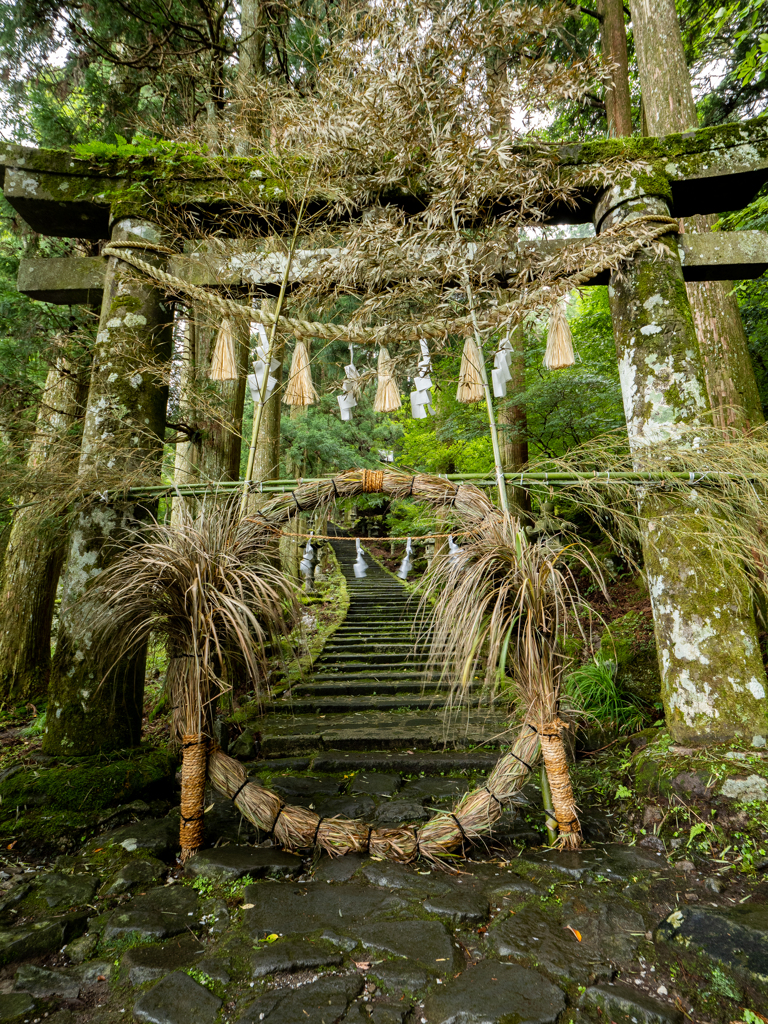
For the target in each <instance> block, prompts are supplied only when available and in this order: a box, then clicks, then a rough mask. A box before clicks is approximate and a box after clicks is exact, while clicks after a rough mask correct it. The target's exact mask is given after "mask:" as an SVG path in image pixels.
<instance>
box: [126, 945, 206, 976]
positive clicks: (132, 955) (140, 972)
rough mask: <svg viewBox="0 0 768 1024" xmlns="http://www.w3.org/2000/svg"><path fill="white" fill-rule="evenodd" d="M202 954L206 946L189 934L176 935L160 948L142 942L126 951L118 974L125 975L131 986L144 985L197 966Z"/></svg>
mask: <svg viewBox="0 0 768 1024" xmlns="http://www.w3.org/2000/svg"><path fill="white" fill-rule="evenodd" d="M204 952H205V946H203V945H201V943H199V942H198V941H197V939H196V938H194V936H192V935H189V934H182V935H178V936H177V937H176V938H173V939H170V940H169V941H168V942H165V943H163V944H162V945H161V944H160V943H157V942H149V943H142V944H141V945H139V946H133V947H132V948H131V949H129V950H127V952H126V953H125V955H124V956H123V959H122V961H121V964H120V967H121V974H125V973H126V972H127V974H128V979H129V981H130V983H131V984H132V985H134V986H135V985H143V984H145V982H148V981H157V980H158V979H160V978H163V977H165V975H166V974H171V973H172V972H173V971H179V970H182V969H183V968H186V967H194V966H197V964H198V961H199V960H200V957H201V956H202V955H203V953H204Z"/></svg>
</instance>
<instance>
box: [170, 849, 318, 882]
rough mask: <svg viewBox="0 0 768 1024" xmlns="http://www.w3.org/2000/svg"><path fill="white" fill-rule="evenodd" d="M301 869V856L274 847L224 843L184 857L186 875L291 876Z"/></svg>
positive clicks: (222, 878)
mask: <svg viewBox="0 0 768 1024" xmlns="http://www.w3.org/2000/svg"><path fill="white" fill-rule="evenodd" d="M301 869H302V860H301V858H300V857H297V856H295V855H294V854H292V853H283V851H282V850H281V849H279V848H277V847H268V848H255V847H253V846H223V847H218V848H217V849H214V850H201V851H200V852H199V853H198V854H196V855H195V856H194V857H192V858H191V859H190V860H189V861H187V864H186V866H185V868H184V874H185V875H187V876H188V877H189V878H213V879H215V880H216V881H234V880H235V879H237V878H244V877H245V876H246V875H250V876H251V878H290V877H292V876H293V875H297V874H299V873H300V872H301Z"/></svg>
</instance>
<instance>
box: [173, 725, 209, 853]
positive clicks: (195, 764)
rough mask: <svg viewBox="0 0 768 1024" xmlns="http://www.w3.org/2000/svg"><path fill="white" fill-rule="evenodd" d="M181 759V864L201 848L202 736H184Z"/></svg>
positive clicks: (204, 741) (204, 751)
mask: <svg viewBox="0 0 768 1024" xmlns="http://www.w3.org/2000/svg"><path fill="white" fill-rule="evenodd" d="M181 757H182V760H181V823H180V825H179V842H180V845H181V860H182V862H183V861H186V860H189V858H190V857H192V856H193V855H194V854H195V853H196V851H197V850H199V849H200V847H201V846H202V845H203V809H204V807H205V776H206V767H207V764H206V763H207V760H208V739H207V737H206V736H204V735H203V733H187V734H186V735H185V736H184V738H183V741H182V755H181Z"/></svg>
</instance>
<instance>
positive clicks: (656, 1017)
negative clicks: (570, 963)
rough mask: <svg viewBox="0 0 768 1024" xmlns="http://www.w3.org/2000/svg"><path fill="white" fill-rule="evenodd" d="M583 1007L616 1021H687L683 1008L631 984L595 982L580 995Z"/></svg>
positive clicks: (663, 1023) (673, 1023)
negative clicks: (661, 1000)
mask: <svg viewBox="0 0 768 1024" xmlns="http://www.w3.org/2000/svg"><path fill="white" fill-rule="evenodd" d="M579 1006H580V1007H581V1008H582V1009H585V1010H588V1011H592V1012H595V1011H597V1013H598V1014H600V1015H603V1016H605V1017H608V1018H609V1019H610V1020H612V1021H615V1024H625V1022H626V1024H630V1022H631V1021H636V1022H637V1024H685V1016H684V1014H683V1013H681V1011H680V1010H676V1009H675V1007H674V1006H670V1005H668V1004H667V1003H661V1002H659V1000H658V999H653V998H652V997H651V996H648V995H646V994H645V993H644V992H638V991H637V990H636V989H632V988H630V986H629V985H620V984H616V985H595V986H593V987H592V988H588V989H587V990H586V992H584V993H583V995H582V996H581V998H580V999H579Z"/></svg>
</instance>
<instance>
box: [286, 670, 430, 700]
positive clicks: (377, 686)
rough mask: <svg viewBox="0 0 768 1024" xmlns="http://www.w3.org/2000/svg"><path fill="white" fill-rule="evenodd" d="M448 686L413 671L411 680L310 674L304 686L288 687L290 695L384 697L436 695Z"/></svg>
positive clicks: (399, 676) (398, 676)
mask: <svg viewBox="0 0 768 1024" xmlns="http://www.w3.org/2000/svg"><path fill="white" fill-rule="evenodd" d="M449 689H450V686H449V685H448V683H438V682H435V681H432V680H429V679H428V678H427V677H425V676H424V673H422V672H419V673H416V672H414V673H413V675H412V676H411V677H404V675H402V674H397V675H395V674H393V675H392V678H391V679H388V678H384V677H379V678H375V679H371V678H367V677H361V676H356V675H349V674H347V673H339V674H338V675H336V674H331V673H323V674H322V675H313V676H312V678H311V679H310V680H309V681H308V682H306V683H297V684H296V685H295V686H292V687H291V692H292V693H294V694H299V695H303V694H309V693H317V694H327V695H328V696H332V695H333V694H344V693H354V694H363V693H370V694H384V693H419V694H420V693H438V692H442V691H445V690H449Z"/></svg>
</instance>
